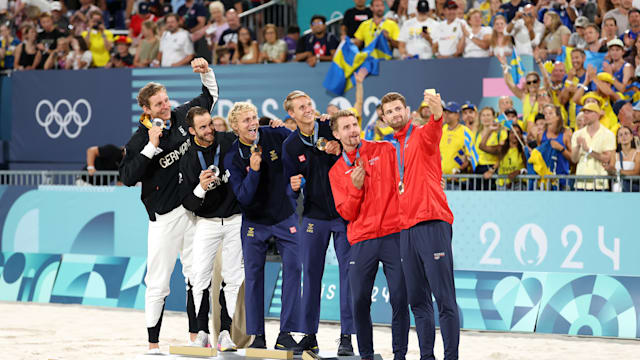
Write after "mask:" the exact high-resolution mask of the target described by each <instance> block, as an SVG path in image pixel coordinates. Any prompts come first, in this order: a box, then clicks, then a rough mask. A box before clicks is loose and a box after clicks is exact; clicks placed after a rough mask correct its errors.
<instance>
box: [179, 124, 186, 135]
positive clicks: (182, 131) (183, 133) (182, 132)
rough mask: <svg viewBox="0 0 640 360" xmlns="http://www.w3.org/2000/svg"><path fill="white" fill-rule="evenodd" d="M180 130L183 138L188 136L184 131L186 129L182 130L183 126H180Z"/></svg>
mask: <svg viewBox="0 0 640 360" xmlns="http://www.w3.org/2000/svg"><path fill="white" fill-rule="evenodd" d="M178 130H180V134H182V136H187V132H186V131H184V129H183V128H182V125H180V126H178Z"/></svg>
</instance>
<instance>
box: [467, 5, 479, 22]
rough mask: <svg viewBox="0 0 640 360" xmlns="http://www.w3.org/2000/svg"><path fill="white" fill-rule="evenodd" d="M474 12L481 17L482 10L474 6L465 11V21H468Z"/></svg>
mask: <svg viewBox="0 0 640 360" xmlns="http://www.w3.org/2000/svg"><path fill="white" fill-rule="evenodd" d="M475 14H480V17H481V18H482V11H481V10H480V9H477V8H474V9H471V10H469V12H468V13H467V23H469V20H470V19H471V17H472V16H473V15H475ZM469 25H471V24H469Z"/></svg>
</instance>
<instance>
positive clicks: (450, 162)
mask: <svg viewBox="0 0 640 360" xmlns="http://www.w3.org/2000/svg"><path fill="white" fill-rule="evenodd" d="M455 110H458V107H457V104H455V103H454V102H453V101H450V102H448V103H447V105H446V106H445V110H444V126H443V127H442V137H440V162H441V167H442V173H443V174H459V173H462V172H465V170H466V168H467V167H468V166H469V149H468V148H467V147H466V146H465V138H466V137H471V136H472V134H471V130H469V128H467V127H466V126H464V125H463V124H461V123H460V113H459V112H457V111H455ZM447 185H448V186H449V190H458V189H459V184H458V182H457V181H454V182H452V183H448V184H447Z"/></svg>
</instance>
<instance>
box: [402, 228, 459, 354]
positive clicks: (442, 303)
mask: <svg viewBox="0 0 640 360" xmlns="http://www.w3.org/2000/svg"><path fill="white" fill-rule="evenodd" d="M451 236H452V231H451V225H449V224H448V223H447V222H444V221H441V220H434V221H424V222H421V223H419V224H416V225H414V226H412V227H411V228H409V229H408V230H403V231H402V232H401V234H400V252H401V253H402V268H403V270H404V277H405V279H406V284H407V294H408V295H409V304H410V305H411V310H412V311H413V316H414V317H415V321H416V331H417V333H418V342H419V344H420V359H421V360H425V359H435V357H434V355H433V345H434V342H435V336H436V328H435V320H434V316H433V302H432V300H431V294H432V293H433V296H434V297H435V299H436V302H437V303H438V314H439V319H440V332H441V333H442V340H443V342H444V358H445V360H454V359H457V358H458V343H459V342H460V317H459V314H458V304H457V302H456V288H455V285H454V280H453V256H452V252H451Z"/></svg>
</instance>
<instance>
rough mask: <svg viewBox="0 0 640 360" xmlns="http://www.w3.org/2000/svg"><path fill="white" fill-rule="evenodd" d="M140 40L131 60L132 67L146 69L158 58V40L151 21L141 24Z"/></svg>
mask: <svg viewBox="0 0 640 360" xmlns="http://www.w3.org/2000/svg"><path fill="white" fill-rule="evenodd" d="M141 34H142V40H140V45H139V46H138V50H137V51H136V56H135V57H134V58H133V67H148V66H149V65H150V64H151V62H152V61H153V60H155V59H156V58H157V57H158V49H159V48H160V40H159V39H158V33H157V26H156V23H154V22H153V21H151V20H147V21H145V22H143V23H142V31H141Z"/></svg>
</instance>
